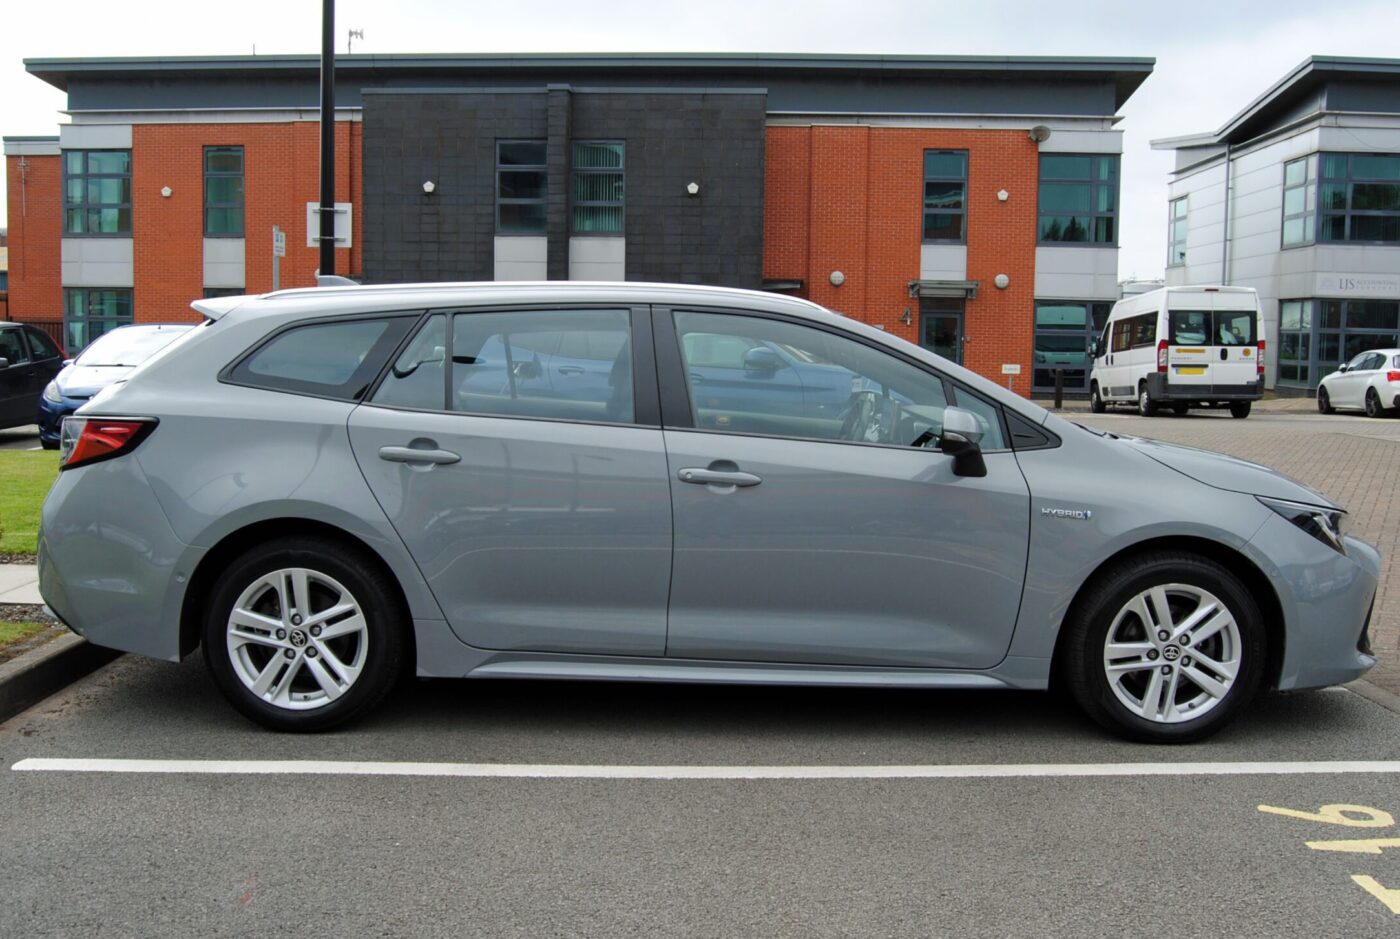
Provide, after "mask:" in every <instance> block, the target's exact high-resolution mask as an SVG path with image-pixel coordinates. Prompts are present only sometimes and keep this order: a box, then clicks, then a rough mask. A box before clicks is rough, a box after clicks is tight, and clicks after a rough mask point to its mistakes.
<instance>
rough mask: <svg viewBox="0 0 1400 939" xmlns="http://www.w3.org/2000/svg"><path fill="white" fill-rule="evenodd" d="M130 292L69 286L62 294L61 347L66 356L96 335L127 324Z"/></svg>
mask: <svg viewBox="0 0 1400 939" xmlns="http://www.w3.org/2000/svg"><path fill="white" fill-rule="evenodd" d="M131 309H132V308H131V290H130V288H115V287H69V288H67V289H65V290H64V291H63V345H64V348H66V349H67V350H68V352H69V354H70V355H77V353H78V352H79V351H80V350H82V349H83V348H85V347H86V346H87V344H88V343H90V342H92V341H93V340H94V339H96V338H97V337H98V336H100V335H102V334H103V333H105V332H108V331H109V330H113V329H116V328H117V327H118V326H125V325H126V324H127V323H130V322H131V319H132V316H131Z"/></svg>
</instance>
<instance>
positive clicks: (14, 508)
mask: <svg viewBox="0 0 1400 939" xmlns="http://www.w3.org/2000/svg"><path fill="white" fill-rule="evenodd" d="M57 475H58V455H57V454H56V453H54V452H53V451H51V450H0V554H33V553H34V552H35V551H37V550H38V540H39V509H40V508H41V507H42V506H43V504H44V496H46V495H48V492H49V487H50V486H52V485H53V480H54V477H55V476H57Z"/></svg>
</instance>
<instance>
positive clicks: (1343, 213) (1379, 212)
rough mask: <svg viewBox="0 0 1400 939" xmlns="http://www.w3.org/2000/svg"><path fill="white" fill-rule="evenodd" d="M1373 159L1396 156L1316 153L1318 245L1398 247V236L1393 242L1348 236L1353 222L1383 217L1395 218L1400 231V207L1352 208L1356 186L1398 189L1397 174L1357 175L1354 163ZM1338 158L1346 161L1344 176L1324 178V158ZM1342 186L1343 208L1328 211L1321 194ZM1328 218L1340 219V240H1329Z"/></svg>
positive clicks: (1399, 184)
mask: <svg viewBox="0 0 1400 939" xmlns="http://www.w3.org/2000/svg"><path fill="white" fill-rule="evenodd" d="M1372 156H1396V154H1391V153H1354V152H1350V151H1324V152H1321V153H1318V154H1317V161H1318V163H1317V187H1318V188H1317V230H1316V238H1317V242H1318V243H1319V244H1329V245H1383V246H1388V247H1393V246H1395V245H1400V233H1398V234H1397V237H1396V238H1394V239H1380V240H1376V239H1361V238H1353V237H1351V232H1352V224H1353V220H1354V219H1357V218H1386V219H1395V220H1396V227H1397V230H1400V208H1396V209H1357V208H1354V207H1353V205H1352V204H1353V202H1354V200H1355V198H1356V186H1357V184H1361V185H1363V186H1364V185H1367V184H1375V185H1388V186H1397V187H1400V175H1397V176H1393V177H1374V176H1357V175H1356V172H1355V170H1354V169H1353V166H1354V161H1355V160H1356V158H1357V157H1372ZM1328 157H1334V158H1336V157H1340V158H1344V159H1345V160H1346V174H1345V175H1343V176H1325V175H1324V174H1325V173H1326V171H1327V158H1328ZM1329 185H1331V186H1336V185H1340V186H1344V187H1345V189H1346V205H1345V207H1344V208H1342V209H1328V208H1327V206H1326V205H1325V204H1324V202H1323V194H1324V190H1325V187H1327V186H1329ZM1329 218H1340V219H1342V226H1343V232H1344V234H1343V237H1342V238H1328V237H1327V224H1326V221H1327V219H1329Z"/></svg>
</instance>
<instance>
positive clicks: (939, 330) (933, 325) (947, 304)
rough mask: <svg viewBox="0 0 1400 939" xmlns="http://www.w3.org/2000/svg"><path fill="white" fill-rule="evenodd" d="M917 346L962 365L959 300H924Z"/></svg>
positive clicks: (961, 324)
mask: <svg viewBox="0 0 1400 939" xmlns="http://www.w3.org/2000/svg"><path fill="white" fill-rule="evenodd" d="M920 319H922V320H923V328H922V330H921V334H920V336H919V344H920V345H922V346H923V347H924V348H925V349H927V350H929V351H930V352H934V353H936V354H938V355H941V356H943V358H945V359H947V360H948V361H950V362H955V363H957V364H958V365H961V364H962V346H963V311H962V301H961V300H924V301H923V302H922V304H921V305H920Z"/></svg>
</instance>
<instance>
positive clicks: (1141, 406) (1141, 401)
mask: <svg viewBox="0 0 1400 939" xmlns="http://www.w3.org/2000/svg"><path fill="white" fill-rule="evenodd" d="M1138 413H1139V414H1141V415H1142V416H1143V417H1151V416H1152V415H1154V414H1156V413H1157V402H1156V401H1153V400H1152V396H1151V395H1150V394H1148V393H1147V383H1146V382H1143V383H1142V384H1141V385H1139V386H1138Z"/></svg>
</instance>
